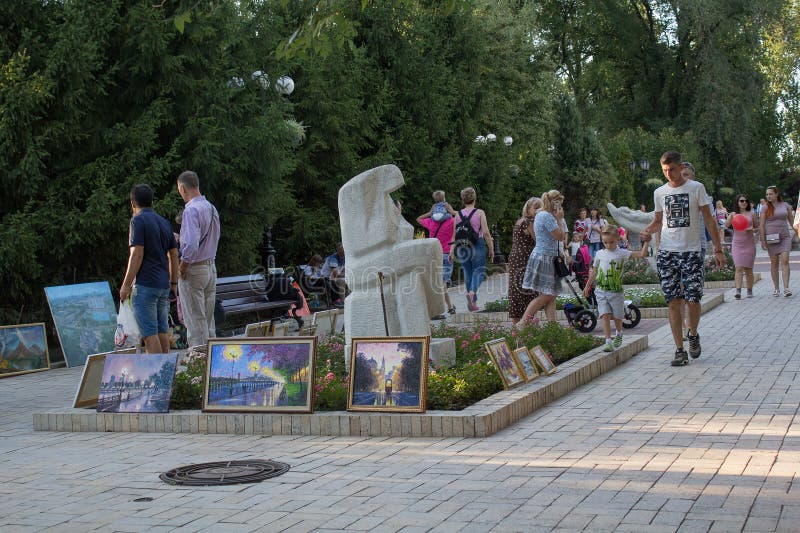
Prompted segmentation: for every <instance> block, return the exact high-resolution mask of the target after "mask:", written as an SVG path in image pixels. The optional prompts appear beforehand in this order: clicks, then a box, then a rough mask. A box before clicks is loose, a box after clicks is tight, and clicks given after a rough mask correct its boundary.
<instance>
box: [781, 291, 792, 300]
mask: <svg viewBox="0 0 800 533" xmlns="http://www.w3.org/2000/svg"><path fill="white" fill-rule="evenodd" d="M791 295H792V291H790V290H789V289H783V296H784V297H785V298H788V297H789V296H791Z"/></svg>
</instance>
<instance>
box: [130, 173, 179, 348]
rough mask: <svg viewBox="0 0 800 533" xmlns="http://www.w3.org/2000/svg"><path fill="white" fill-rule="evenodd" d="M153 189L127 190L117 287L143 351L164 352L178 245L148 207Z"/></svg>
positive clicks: (163, 221) (167, 227) (176, 272)
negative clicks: (123, 261)
mask: <svg viewBox="0 0 800 533" xmlns="http://www.w3.org/2000/svg"><path fill="white" fill-rule="evenodd" d="M152 205H153V189H151V188H150V186H149V185H136V186H134V187H133V189H132V190H131V208H132V209H133V217H132V218H131V224H130V250H131V253H130V257H129V258H128V270H127V272H126V273H125V279H124V280H123V281H122V286H121V287H120V289H119V299H120V302H124V301H125V300H127V299H128V298H129V297H130V298H131V303H132V304H133V314H134V315H135V316H136V321H137V322H138V323H139V330H140V332H141V334H142V338H143V339H144V345H145V349H146V350H147V353H168V352H169V337H168V335H167V330H168V327H169V324H168V322H169V319H168V316H169V300H170V297H171V296H172V295H173V294H174V290H175V287H176V286H177V285H178V245H177V243H176V242H175V236H174V235H173V233H172V227H171V226H170V225H169V222H167V221H166V219H164V218H163V217H161V216H160V215H158V214H157V213H156V212H155V211H153V208H152Z"/></svg>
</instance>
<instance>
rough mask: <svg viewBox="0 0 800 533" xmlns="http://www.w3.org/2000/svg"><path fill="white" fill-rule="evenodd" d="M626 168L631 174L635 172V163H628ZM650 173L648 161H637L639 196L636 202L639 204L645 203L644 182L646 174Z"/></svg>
mask: <svg viewBox="0 0 800 533" xmlns="http://www.w3.org/2000/svg"><path fill="white" fill-rule="evenodd" d="M628 168H630V169H631V172H635V171H636V161H629V162H628ZM649 171H650V161H648V160H647V159H642V160H640V161H639V174H638V177H639V195H638V200H639V204H643V203H645V188H644V181H645V180H646V179H647V173H648V172H649Z"/></svg>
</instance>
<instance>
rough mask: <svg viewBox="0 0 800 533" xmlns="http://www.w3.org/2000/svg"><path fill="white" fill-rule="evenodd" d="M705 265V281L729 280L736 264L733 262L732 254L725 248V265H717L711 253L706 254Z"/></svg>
mask: <svg viewBox="0 0 800 533" xmlns="http://www.w3.org/2000/svg"><path fill="white" fill-rule="evenodd" d="M709 248H710V247H709ZM712 252H713V250H712ZM705 267H706V281H730V280H732V279H733V277H734V274H735V273H736V266H735V265H734V264H733V256H732V255H731V254H730V252H728V251H727V250H726V251H725V266H723V267H721V268H720V267H718V266H717V263H716V261H715V260H714V255H713V253H712V254H710V255H709V254H706V262H705Z"/></svg>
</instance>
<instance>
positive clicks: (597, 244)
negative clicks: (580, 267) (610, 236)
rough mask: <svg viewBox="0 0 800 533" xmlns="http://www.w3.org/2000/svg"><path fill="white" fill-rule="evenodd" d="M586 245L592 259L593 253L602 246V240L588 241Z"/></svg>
mask: <svg viewBox="0 0 800 533" xmlns="http://www.w3.org/2000/svg"><path fill="white" fill-rule="evenodd" d="M588 246H589V256H590V257H591V258H592V259H594V254H596V253H597V251H598V250H600V248H602V247H603V243H602V242H590V243H589V245H588Z"/></svg>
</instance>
